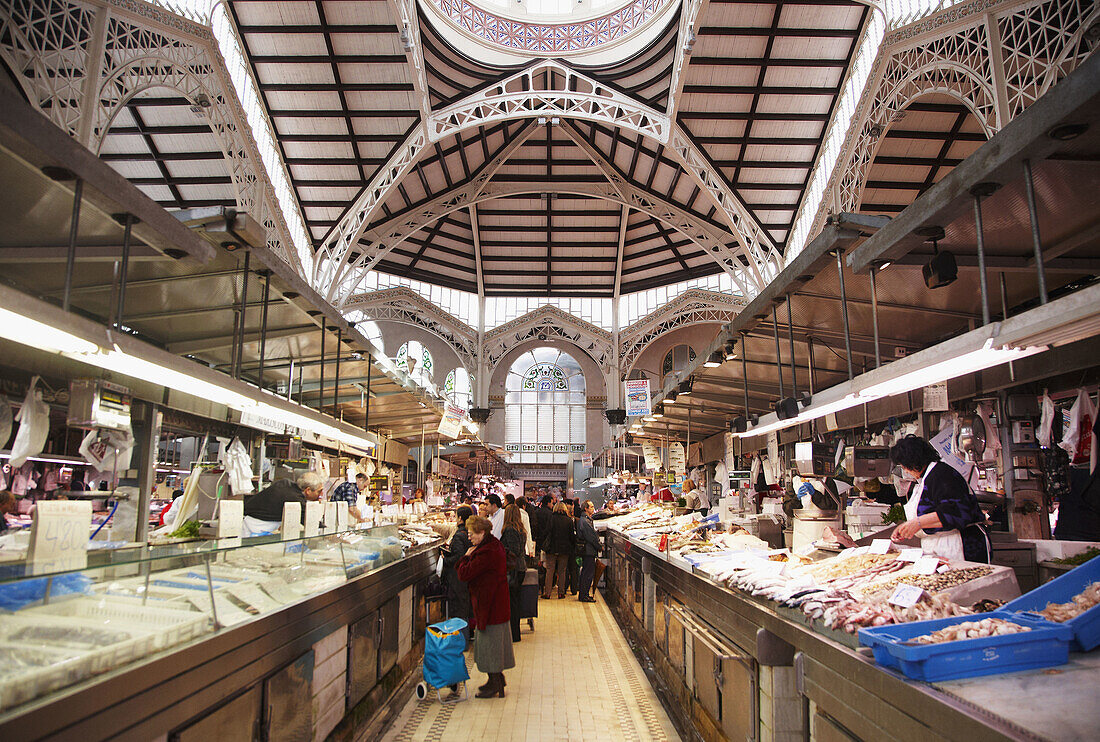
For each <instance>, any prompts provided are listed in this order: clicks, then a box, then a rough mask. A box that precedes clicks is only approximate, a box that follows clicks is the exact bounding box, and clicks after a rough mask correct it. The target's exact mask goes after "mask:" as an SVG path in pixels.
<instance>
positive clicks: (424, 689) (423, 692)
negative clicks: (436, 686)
mask: <svg viewBox="0 0 1100 742" xmlns="http://www.w3.org/2000/svg"><path fill="white" fill-rule="evenodd" d="M427 697H428V684H427V683H425V682H423V681H421V682H419V683H417V684H416V698H417V700H419V701H423V700H424V699H425V698H427Z"/></svg>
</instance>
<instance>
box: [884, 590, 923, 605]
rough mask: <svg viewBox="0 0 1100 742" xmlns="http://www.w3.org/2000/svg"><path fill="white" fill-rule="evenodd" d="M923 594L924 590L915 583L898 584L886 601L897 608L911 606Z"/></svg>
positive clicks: (918, 600)
mask: <svg viewBox="0 0 1100 742" xmlns="http://www.w3.org/2000/svg"><path fill="white" fill-rule="evenodd" d="M923 596H924V590H922V589H921V588H919V587H917V586H916V585H904V584H902V585H898V586H897V587H896V588H894V592H893V593H892V594H891V595H890V598H889V599H888V601H887V602H889V603H891V604H893V605H896V606H898V607H899V608H912V607H913V606H915V605H916V604H917V603H919V602H920V599H921V598H922V597H923Z"/></svg>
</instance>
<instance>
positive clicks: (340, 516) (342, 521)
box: [336, 501, 350, 531]
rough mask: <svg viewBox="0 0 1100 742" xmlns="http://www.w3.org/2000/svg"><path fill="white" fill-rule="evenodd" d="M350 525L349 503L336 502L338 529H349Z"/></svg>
mask: <svg viewBox="0 0 1100 742" xmlns="http://www.w3.org/2000/svg"><path fill="white" fill-rule="evenodd" d="M349 527H350V526H349V525H348V504H347V503H346V502H342V501H341V502H338V503H336V530H338V531H343V530H347V529H348V528H349Z"/></svg>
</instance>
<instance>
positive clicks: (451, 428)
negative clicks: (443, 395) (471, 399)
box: [438, 402, 466, 438]
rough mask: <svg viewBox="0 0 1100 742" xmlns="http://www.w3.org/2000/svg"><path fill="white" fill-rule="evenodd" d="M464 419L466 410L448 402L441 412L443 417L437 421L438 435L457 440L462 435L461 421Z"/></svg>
mask: <svg viewBox="0 0 1100 742" xmlns="http://www.w3.org/2000/svg"><path fill="white" fill-rule="evenodd" d="M465 418H466V410H464V409H462V408H461V407H459V406H458V405H456V404H454V403H452V402H448V403H447V404H446V406H445V408H444V410H443V417H442V418H440V420H439V428H438V433H439V434H440V435H445V436H447V437H448V438H458V437H459V436H460V435H461V434H462V421H463V420H464V419H465Z"/></svg>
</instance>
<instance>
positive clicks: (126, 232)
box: [114, 214, 134, 327]
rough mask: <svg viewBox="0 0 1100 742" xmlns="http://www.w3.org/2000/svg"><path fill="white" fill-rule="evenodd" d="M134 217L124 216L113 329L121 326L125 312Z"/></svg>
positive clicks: (131, 215)
mask: <svg viewBox="0 0 1100 742" xmlns="http://www.w3.org/2000/svg"><path fill="white" fill-rule="evenodd" d="M133 226H134V215H133V214H127V215H126V224H125V227H124V229H123V231H122V261H121V262H120V263H119V268H118V304H117V305H116V307H115V321H114V326H115V327H121V326H122V316H123V312H124V311H125V310H126V275H127V273H129V271H130V234H131V232H132V231H133Z"/></svg>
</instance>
